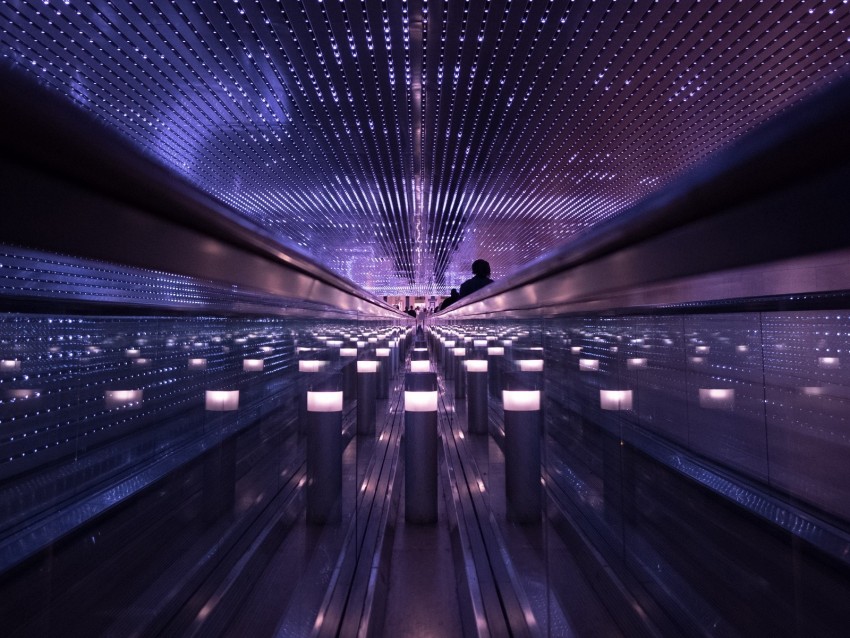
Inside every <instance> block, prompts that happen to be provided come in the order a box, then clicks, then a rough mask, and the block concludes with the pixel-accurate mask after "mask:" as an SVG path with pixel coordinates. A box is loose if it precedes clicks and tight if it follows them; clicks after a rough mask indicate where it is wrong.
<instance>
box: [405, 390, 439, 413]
mask: <svg viewBox="0 0 850 638" xmlns="http://www.w3.org/2000/svg"><path fill="white" fill-rule="evenodd" d="M404 410H405V412H436V411H437V391H436V390H434V391H433V392H422V391H413V390H405V392H404Z"/></svg>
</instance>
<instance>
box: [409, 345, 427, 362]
mask: <svg viewBox="0 0 850 638" xmlns="http://www.w3.org/2000/svg"><path fill="white" fill-rule="evenodd" d="M427 359H428V348H426V347H425V344H422V345H415V346H413V353H412V354H411V355H410V360H411V361H426V360H427Z"/></svg>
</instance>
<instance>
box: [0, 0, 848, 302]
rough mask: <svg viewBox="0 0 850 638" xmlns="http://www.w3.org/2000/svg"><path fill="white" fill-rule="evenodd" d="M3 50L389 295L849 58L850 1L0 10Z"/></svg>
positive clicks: (605, 197) (240, 1)
mask: <svg viewBox="0 0 850 638" xmlns="http://www.w3.org/2000/svg"><path fill="white" fill-rule="evenodd" d="M0 20H2V23H0V25H1V26H0V28H2V31H1V32H0V54H2V56H3V58H4V59H7V60H8V61H10V62H11V64H12V65H13V66H15V67H17V68H20V69H23V70H25V71H26V72H27V73H29V74H31V75H32V76H33V77H34V78H35V79H37V80H38V81H39V82H40V83H42V84H44V85H47V86H49V87H51V88H53V89H55V90H56V91H59V92H61V93H63V94H65V95H66V96H67V98H68V99H69V100H70V101H72V102H73V103H74V104H76V105H77V106H78V107H80V108H82V109H85V110H87V111H89V112H91V113H92V114H94V115H95V116H96V117H98V118H99V119H100V120H102V121H103V123H104V124H105V125H107V126H109V127H112V128H114V129H117V130H118V131H119V132H120V133H122V134H123V135H124V136H125V137H126V138H128V139H129V140H131V141H132V142H133V143H134V144H136V145H137V146H138V147H139V148H140V149H142V150H143V151H144V152H145V153H147V154H148V155H150V156H152V157H154V158H155V159H156V160H157V161H159V162H161V163H162V164H164V165H165V166H167V167H169V168H170V169H171V170H173V171H175V172H177V173H179V174H180V175H182V176H184V177H185V178H186V179H187V180H189V181H190V182H192V183H194V184H195V185H197V186H198V187H199V188H201V189H202V190H204V191H205V192H207V193H209V194H211V195H213V196H215V197H217V198H218V199H220V200H221V201H222V202H224V203H225V204H227V205H228V206H230V207H231V208H232V209H234V210H235V211H236V212H237V213H238V214H239V215H242V216H244V217H245V218H246V220H248V221H249V222H252V223H254V224H258V225H260V226H262V227H263V228H265V229H266V230H268V231H270V232H271V233H272V234H274V235H275V236H277V237H280V238H281V239H286V240H288V241H291V242H294V243H295V244H297V245H299V246H300V247H301V248H302V249H303V250H304V251H305V252H307V253H308V254H310V255H312V256H314V257H315V258H316V259H317V260H319V261H320V262H322V263H324V264H325V265H327V266H328V267H330V268H331V269H332V270H334V271H336V272H338V273H340V274H341V275H343V276H345V277H347V278H349V279H351V280H353V281H354V282H356V283H358V284H360V285H362V286H363V287H365V288H366V289H367V290H370V291H372V292H374V293H376V294H378V295H387V294H399V293H400V294H405V293H407V294H446V293H447V291H448V289H449V288H450V287H453V286H457V285H458V284H459V283H460V282H461V281H462V280H463V279H466V278H467V277H468V276H469V275H468V270H469V265H470V264H471V262H472V261H473V260H474V259H476V258H479V257H481V258H485V259H488V260H489V261H490V263H491V264H492V266H493V271H494V275H495V277H497V278H502V277H505V276H507V275H509V274H510V273H512V272H513V271H515V270H517V269H518V268H520V267H521V266H522V265H524V264H526V263H528V262H530V261H531V260H533V259H535V258H536V257H538V256H540V255H541V254H543V253H544V252H546V251H548V250H550V249H552V248H554V247H557V246H561V245H563V244H564V243H565V242H568V241H569V239H570V238H571V237H573V236H575V235H576V233H580V232H581V231H583V230H585V229H587V228H589V227H591V226H593V225H595V224H598V223H599V222H601V221H603V220H605V219H608V218H610V217H612V216H615V215H617V214H618V213H620V212H622V211H624V210H625V209H627V208H628V207H629V206H631V205H632V204H634V203H636V202H637V201H639V200H641V199H643V198H644V197H646V196H647V195H648V194H650V193H652V192H653V191H655V190H657V189H659V188H660V187H662V186H663V185H664V184H666V183H668V182H670V181H671V180H672V179H674V178H675V177H676V176H677V175H681V174H682V173H683V172H685V171H687V170H688V169H690V168H692V167H694V166H695V165H696V164H698V163H699V162H700V161H701V160H703V159H704V158H706V157H707V156H709V155H711V154H712V153H714V152H716V151H717V150H718V149H720V148H723V147H725V146H727V145H729V144H730V143H731V142H733V141H734V140H736V139H737V138H739V137H740V136H741V135H743V134H744V133H746V132H747V131H749V130H751V129H753V128H754V127H756V126H758V125H759V124H761V123H762V122H764V121H766V120H768V119H769V118H771V117H772V116H774V115H775V114H777V113H779V112H780V111H783V110H785V109H787V108H788V107H789V106H790V105H792V104H794V103H795V102H798V101H799V100H801V99H802V98H804V97H805V96H806V95H809V94H811V93H813V92H815V91H817V90H819V89H822V88H824V87H825V86H827V85H828V84H831V83H833V82H835V81H837V80H838V79H839V78H840V77H842V76H843V75H845V74H846V73H847V71H848V62H850V57H848V54H850V37H848V36H850V5H849V4H848V3H847V0H818V1H814V0H808V1H798V2H791V1H784V2H783V1H781V0H762V1H758V0H742V1H732V0H715V1H708V0H703V1H699V0H695V1H691V2H685V1H682V2H679V1H675V0H635V1H634V2H630V1H626V0H611V1H607V2H606V1H602V0H599V1H593V0H572V1H570V0H533V1H531V0H477V1H460V0H458V1H455V0H451V1H449V2H434V1H433V0H432V1H428V2H426V1H424V0H417V1H409V2H403V1H398V0H324V1H322V0H220V1H215V0H195V1H191V0H186V1H184V0H135V1H131V0H120V1H119V0H115V1H114V2H113V1H107V0H90V1H89V2H84V1H82V0H80V1H78V0H5V1H2V2H0Z"/></svg>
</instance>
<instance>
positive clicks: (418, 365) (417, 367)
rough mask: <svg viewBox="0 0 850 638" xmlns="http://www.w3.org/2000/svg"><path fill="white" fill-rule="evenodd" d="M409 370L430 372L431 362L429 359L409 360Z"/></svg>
mask: <svg viewBox="0 0 850 638" xmlns="http://www.w3.org/2000/svg"><path fill="white" fill-rule="evenodd" d="M410 371H411V372H430V371H431V362H430V361H411V362H410Z"/></svg>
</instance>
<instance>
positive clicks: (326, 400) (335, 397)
mask: <svg viewBox="0 0 850 638" xmlns="http://www.w3.org/2000/svg"><path fill="white" fill-rule="evenodd" d="M307 412H342V392H341V391H339V392H309V391H308V392H307Z"/></svg>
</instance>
